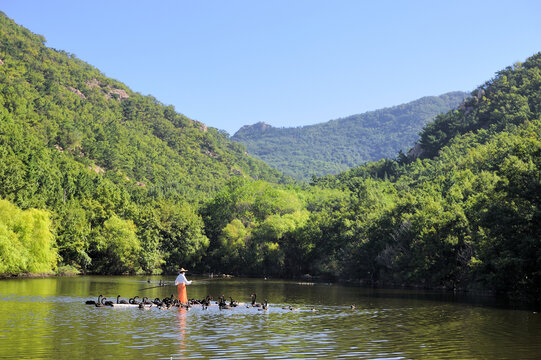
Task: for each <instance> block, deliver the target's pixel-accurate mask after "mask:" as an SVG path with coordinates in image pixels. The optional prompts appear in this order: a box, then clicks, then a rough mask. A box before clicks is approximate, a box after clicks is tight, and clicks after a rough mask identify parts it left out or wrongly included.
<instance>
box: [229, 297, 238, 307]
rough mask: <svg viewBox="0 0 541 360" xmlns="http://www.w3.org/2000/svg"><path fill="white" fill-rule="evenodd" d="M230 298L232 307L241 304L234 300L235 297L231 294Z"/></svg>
mask: <svg viewBox="0 0 541 360" xmlns="http://www.w3.org/2000/svg"><path fill="white" fill-rule="evenodd" d="M229 300H230V301H229V306H231V307H237V306H239V303H238V302H236V301H235V300H233V298H232V297H231V296H230V297H229Z"/></svg>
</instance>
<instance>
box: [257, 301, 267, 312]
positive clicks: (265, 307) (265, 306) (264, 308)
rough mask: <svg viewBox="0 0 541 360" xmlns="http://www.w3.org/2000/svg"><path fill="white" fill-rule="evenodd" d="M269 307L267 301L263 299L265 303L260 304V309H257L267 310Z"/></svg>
mask: <svg viewBox="0 0 541 360" xmlns="http://www.w3.org/2000/svg"><path fill="white" fill-rule="evenodd" d="M268 309H269V302H268V300H267V299H265V303H264V304H263V305H262V306H261V309H257V310H259V311H267V310H268Z"/></svg>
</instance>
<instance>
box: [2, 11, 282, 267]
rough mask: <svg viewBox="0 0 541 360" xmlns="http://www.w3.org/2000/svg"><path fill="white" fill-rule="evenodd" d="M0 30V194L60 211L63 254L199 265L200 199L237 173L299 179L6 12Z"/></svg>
mask: <svg viewBox="0 0 541 360" xmlns="http://www.w3.org/2000/svg"><path fill="white" fill-rule="evenodd" d="M0 39H1V41H0V44H1V45H0V60H1V61H0V197H1V198H4V199H7V200H9V201H11V202H13V203H14V204H16V205H17V206H19V207H21V208H22V209H28V208H32V207H33V208H40V209H48V210H49V211H50V212H51V218H52V220H53V227H54V232H55V233H56V241H57V244H58V250H59V254H60V257H61V263H60V265H70V266H73V267H75V268H78V269H81V270H82V271H83V272H95V273H96V272H97V273H122V272H134V271H138V270H139V269H141V270H142V271H145V272H160V271H162V270H166V271H171V269H174V268H176V267H177V266H179V265H181V264H182V265H188V264H192V263H194V262H196V261H198V259H200V258H201V256H202V253H204V250H205V247H206V242H207V240H206V238H205V235H204V234H203V233H202V228H203V225H202V223H201V220H200V218H198V215H197V213H196V210H197V207H198V206H199V204H201V203H203V202H205V201H206V200H207V199H208V198H209V197H211V196H212V194H214V193H215V192H216V191H218V189H220V188H221V187H222V186H223V184H225V183H226V182H227V181H229V180H230V179H231V178H236V177H240V178H244V177H248V178H252V177H253V178H258V179H265V180H268V181H273V182H288V181H290V180H289V179H287V178H286V177H284V176H283V175H282V174H280V173H279V172H277V171H276V170H273V169H271V168H270V167H269V166H267V165H265V164H264V163H262V162H261V161H258V160H255V159H253V158H250V157H249V156H247V155H246V154H245V148H244V147H243V146H242V145H240V144H238V143H234V142H232V141H230V140H229V139H228V135H227V134H225V133H224V132H222V131H219V130H217V129H214V128H210V127H206V126H205V125H204V124H202V123H200V122H197V121H194V120H191V119H189V118H187V117H186V116H184V115H182V114H179V113H177V112H176V111H175V109H174V108H173V107H172V106H165V105H163V104H161V103H160V102H159V101H157V100H156V99H155V98H153V97H152V96H142V95H140V94H138V93H135V92H133V91H131V90H130V89H129V88H127V87H126V86H125V85H124V84H122V83H120V82H118V81H115V80H113V79H110V78H107V77H106V76H104V75H103V74H102V73H100V72H99V71H98V70H97V69H95V68H93V67H92V66H90V65H89V64H87V63H85V62H83V61H81V60H79V59H77V58H76V57H75V56H74V55H73V54H68V53H66V52H64V51H57V50H54V49H51V48H48V47H46V46H45V45H44V43H45V39H44V37H43V36H40V35H35V34H32V33H31V32H30V31H28V30H27V29H25V28H23V27H20V26H17V25H16V24H15V23H14V22H13V21H12V20H10V19H9V18H7V17H6V16H5V15H4V14H3V13H2V14H0ZM166 199H167V200H166ZM166 202H168V203H170V204H169V205H167V206H165V205H164V204H165V203H166ZM189 204H190V205H189ZM172 209H173V210H172ZM117 225H118V226H119V228H118V229H115V228H114V227H115V226H117ZM117 242H118V243H119V244H122V246H120V245H119V247H118V248H115V246H116V245H115V244H116V243H117ZM112 259H114V261H115V263H114V264H113V263H111V260H112ZM13 269H15V268H13ZM14 271H15V270H14ZM25 271H26V270H25ZM15 272H17V271H15Z"/></svg>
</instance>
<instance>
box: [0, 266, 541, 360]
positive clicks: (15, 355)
mask: <svg viewBox="0 0 541 360" xmlns="http://www.w3.org/2000/svg"><path fill="white" fill-rule="evenodd" d="M147 279H148V278H147V277H98V276H93V277H65V278H45V279H9V280H1V281H0V358H2V359H4V358H10V359H73V358H85V359H98V358H119V359H124V358H140V357H148V358H155V359H191V358H221V359H228V358H232V359H233V358H234V359H253V358H267V359H284V358H288V359H291V358H302V359H322V358H353V359H418V358H430V359H538V358H539V354H541V316H540V315H539V314H536V313H534V312H532V311H527V310H513V309H505V308H500V307H495V306H489V305H491V304H490V299H483V298H473V299H468V301H464V299H461V298H457V297H455V296H454V295H449V294H441V293H436V292H424V291H406V290H373V289H363V288H358V287H348V286H343V285H337V284H316V285H307V284H299V283H297V282H294V281H281V280H266V281H265V280H254V279H228V280H205V279H199V280H198V279H197V278H194V279H195V280H196V281H194V283H193V284H192V285H190V286H189V287H188V297H189V298H204V297H205V296H206V295H207V294H211V295H212V296H214V297H218V296H220V295H222V294H223V295H225V296H226V297H229V296H232V297H233V298H234V299H235V300H237V301H244V302H249V300H250V298H249V295H250V294H251V293H254V292H255V293H257V300H258V302H259V301H263V300H264V299H265V298H266V299H268V301H269V305H270V308H269V310H268V311H259V310H258V309H254V308H247V307H245V306H239V307H237V308H235V309H234V310H222V311H220V310H219V309H218V308H217V307H216V306H214V307H210V308H209V309H208V310H202V309H201V308H195V307H194V308H192V309H191V310H189V311H186V310H185V309H178V308H173V309H170V310H158V309H156V308H152V309H150V310H139V309H134V308H109V307H107V308H96V307H94V306H88V305H84V301H85V300H90V299H95V298H96V297H97V296H98V295H99V294H103V295H105V296H107V297H108V298H109V299H113V300H114V299H115V298H116V296H117V295H119V294H120V295H122V296H123V297H124V298H129V297H133V296H135V295H139V296H148V297H149V298H152V299H153V298H155V297H160V298H163V297H166V296H169V295H171V293H174V292H175V288H174V287H171V286H165V287H157V288H153V289H146V288H148V287H151V286H155V285H157V283H158V280H159V279H164V280H169V281H171V280H173V277H169V278H166V277H152V278H151V280H152V283H151V284H149V283H147ZM470 300H473V301H470ZM352 304H355V309H351V305H352ZM290 306H292V307H294V308H295V310H288V309H283V308H284V307H285V308H289V307H290ZM312 308H315V311H314V310H312Z"/></svg>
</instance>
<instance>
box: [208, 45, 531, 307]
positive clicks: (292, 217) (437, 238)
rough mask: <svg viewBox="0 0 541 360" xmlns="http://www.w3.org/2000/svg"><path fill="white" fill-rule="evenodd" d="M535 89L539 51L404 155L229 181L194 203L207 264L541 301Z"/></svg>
mask: <svg viewBox="0 0 541 360" xmlns="http://www.w3.org/2000/svg"><path fill="white" fill-rule="evenodd" d="M480 94H482V95H480ZM540 95H541V53H539V54H536V55H534V56H532V57H530V58H529V59H527V60H526V61H525V62H524V63H519V64H515V65H514V66H513V67H510V68H507V69H505V70H503V71H501V72H499V73H498V74H497V76H496V77H495V78H494V79H492V80H490V81H488V82H487V83H486V84H484V85H482V86H481V87H479V88H478V89H477V90H476V91H474V92H473V96H472V97H470V98H468V99H467V100H466V102H465V103H464V105H463V106H460V107H459V108H458V109H456V110H451V111H449V112H447V113H446V114H444V115H441V116H438V117H437V119H436V120H435V121H434V122H430V123H429V124H427V125H426V127H425V128H424V130H423V131H422V136H421V139H420V140H419V144H418V145H417V146H415V147H414V149H415V151H411V152H410V153H409V156H406V155H404V154H400V155H399V156H398V158H397V159H383V160H379V161H376V162H369V163H366V164H364V165H362V166H359V167H356V168H353V169H350V170H348V171H346V172H343V173H341V174H339V175H326V176H324V177H321V178H317V179H313V181H312V184H311V186H309V187H308V186H306V187H303V188H291V187H289V188H278V189H277V188H275V187H273V186H271V185H270V184H268V183H264V182H246V181H234V182H230V183H229V184H228V185H227V187H225V188H223V189H222V190H221V191H220V192H219V193H218V194H217V195H216V196H215V197H214V199H212V200H211V201H209V202H208V203H207V204H205V206H203V207H202V209H201V214H202V215H203V219H204V223H205V233H206V234H207V236H208V237H209V240H210V245H209V248H208V251H207V255H206V258H205V264H207V265H208V266H209V267H210V268H212V269H219V270H222V271H228V272H232V273H236V274H246V273H249V274H254V275H255V274H259V275H261V274H270V275H274V276H285V277H287V276H301V275H303V274H311V275H316V276H323V277H328V278H334V279H336V278H340V279H350V280H352V281H355V282H359V281H361V282H362V283H364V284H370V285H380V286H415V287H422V288H440V289H450V290H483V291H486V290H488V291H491V292H492V293H499V294H504V295H506V296H507V297H508V298H510V299H513V300H519V301H523V300H527V301H533V302H536V303H537V304H541V290H540V289H541V271H540V270H539V269H540V267H539V264H541V227H540V226H539V224H541V182H540V179H541V107H540V105H539V104H540V103H541V102H540V101H539V99H540ZM239 180H243V179H239Z"/></svg>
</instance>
